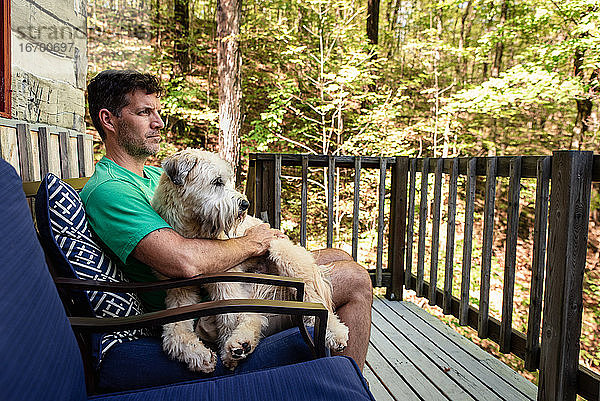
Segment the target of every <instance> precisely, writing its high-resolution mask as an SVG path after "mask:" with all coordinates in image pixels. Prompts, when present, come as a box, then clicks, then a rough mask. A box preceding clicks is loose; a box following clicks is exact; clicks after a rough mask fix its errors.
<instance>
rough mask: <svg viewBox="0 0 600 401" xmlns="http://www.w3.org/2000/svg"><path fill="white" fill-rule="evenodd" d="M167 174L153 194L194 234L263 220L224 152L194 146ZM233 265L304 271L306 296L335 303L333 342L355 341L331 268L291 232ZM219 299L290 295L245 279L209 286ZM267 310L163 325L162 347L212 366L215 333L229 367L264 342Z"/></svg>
mask: <svg viewBox="0 0 600 401" xmlns="http://www.w3.org/2000/svg"><path fill="white" fill-rule="evenodd" d="M163 169H164V171H165V174H163V176H162V177H161V180H160V184H159V186H158V188H157V190H156V193H155V195H154V198H153V201H152V205H153V207H154V208H155V209H156V211H157V212H158V213H159V214H160V215H161V216H162V217H163V218H164V219H165V221H166V222H167V223H169V224H170V225H171V227H173V229H174V230H175V231H177V232H178V233H179V234H181V235H182V236H184V237H187V238H212V239H226V238H232V237H238V236H242V235H243V234H244V232H245V231H246V229H248V228H249V227H252V226H255V225H258V224H260V223H261V221H260V220H258V219H256V218H254V217H250V216H246V210H247V209H248V201H247V199H246V197H245V196H244V195H243V194H241V193H239V192H238V191H236V190H235V189H234V183H233V177H232V169H231V166H230V165H229V163H227V162H226V161H224V160H223V159H221V158H220V157H219V156H218V155H216V154H214V153H210V152H206V151H201V150H194V149H188V150H184V151H181V152H178V153H176V154H175V155H173V156H171V157H169V158H167V159H166V160H165V161H164V162H163ZM230 271H260V272H268V273H275V274H279V275H282V276H288V277H298V278H302V279H303V280H304V282H305V284H306V286H305V293H306V297H305V298H306V300H307V301H310V302H320V303H323V304H324V305H325V307H326V308H327V309H328V310H329V314H328V316H329V318H328V322H327V332H326V342H327V346H328V347H330V348H331V349H334V350H338V351H341V350H343V349H344V348H345V347H346V345H347V342H348V328H347V327H346V326H345V325H344V324H343V323H342V322H341V321H340V320H339V318H338V317H337V315H336V314H335V313H334V311H333V302H332V289H331V285H330V283H329V281H328V274H329V271H328V268H326V267H324V266H318V265H317V264H316V263H315V260H314V258H313V256H312V254H311V253H310V252H308V251H307V250H306V249H304V248H302V247H300V246H297V245H294V244H293V243H292V242H291V241H290V240H288V239H277V240H274V241H272V242H271V244H270V247H269V251H268V253H267V255H266V256H265V257H262V258H253V259H250V260H248V261H246V262H243V263H242V264H240V265H238V266H236V267H234V268H233V269H231V270H230ZM206 289H207V290H208V292H209V294H210V296H211V298H212V299H213V300H220V299H234V298H262V299H290V298H291V294H290V293H289V291H286V290H284V289H281V288H280V287H271V286H266V285H250V284H239V283H219V284H211V285H207V286H206ZM198 301H199V296H198V292H197V288H190V287H188V288H180V289H172V290H168V291H167V297H166V299H165V302H166V306H167V308H174V307H179V306H184V305H190V304H194V303H197V302H198ZM267 324H268V319H267V318H266V316H263V315H260V314H253V313H243V314H223V315H218V316H216V317H215V318H212V319H211V318H209V319H200V320H199V322H198V324H197V326H196V328H195V329H194V323H193V321H192V320H188V321H183V322H177V323H171V324H167V325H165V326H164V331H163V348H164V350H165V351H166V352H167V354H169V355H170V356H171V357H172V358H174V359H176V360H180V361H182V362H184V363H186V364H187V366H188V367H189V369H191V370H193V371H201V372H211V371H213V370H214V368H215V364H216V356H215V354H214V352H213V351H211V350H210V349H209V348H208V347H206V346H205V345H204V344H203V343H202V341H201V339H200V337H201V338H203V339H204V340H216V341H215V342H216V343H217V344H218V346H219V352H220V356H221V359H222V361H223V363H224V365H225V366H227V367H228V368H230V369H234V368H235V367H236V366H237V364H238V362H239V361H240V360H242V359H244V358H246V357H247V356H248V355H249V354H250V353H251V352H252V351H254V349H255V348H256V345H257V344H258V341H259V339H260V336H261V333H264V331H265V330H266V329H267Z"/></svg>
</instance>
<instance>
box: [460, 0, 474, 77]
mask: <svg viewBox="0 0 600 401" xmlns="http://www.w3.org/2000/svg"><path fill="white" fill-rule="evenodd" d="M472 8H473V0H469V1H468V2H467V6H466V7H465V12H464V13H463V15H462V17H461V24H460V37H459V38H458V53H459V55H458V60H459V61H458V63H456V70H457V71H456V77H457V79H458V80H460V82H461V84H462V85H466V84H467V59H466V57H465V56H464V54H463V51H464V48H465V46H466V42H467V38H468V37H469V36H470V35H471V26H472V25H473V18H469V20H468V24H467V18H468V17H469V14H470V13H471V9H472Z"/></svg>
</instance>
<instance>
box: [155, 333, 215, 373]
mask: <svg viewBox="0 0 600 401" xmlns="http://www.w3.org/2000/svg"><path fill="white" fill-rule="evenodd" d="M185 337H186V338H173V337H170V336H164V337H163V349H164V351H165V352H166V353H167V355H169V357H170V358H171V359H174V360H177V361H181V362H183V363H185V364H186V365H187V366H188V369H189V370H191V371H193V372H202V373H210V372H212V371H214V370H215V366H216V365H217V355H216V354H215V353H214V352H213V351H212V350H211V349H209V348H207V347H206V346H205V345H204V344H203V343H202V342H201V341H200V340H199V339H198V337H196V336H195V335H194V334H193V333H189V335H187V336H185Z"/></svg>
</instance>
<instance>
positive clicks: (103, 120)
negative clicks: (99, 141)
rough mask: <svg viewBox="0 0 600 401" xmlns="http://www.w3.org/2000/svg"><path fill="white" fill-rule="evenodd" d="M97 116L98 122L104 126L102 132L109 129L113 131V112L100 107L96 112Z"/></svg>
mask: <svg viewBox="0 0 600 401" xmlns="http://www.w3.org/2000/svg"><path fill="white" fill-rule="evenodd" d="M98 117H100V124H102V128H104V132H106V131H110V132H115V131H116V130H115V125H114V123H113V117H114V114H113V113H111V112H110V111H108V110H107V109H101V110H100V111H99V112H98Z"/></svg>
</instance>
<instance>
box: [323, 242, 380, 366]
mask: <svg viewBox="0 0 600 401" xmlns="http://www.w3.org/2000/svg"><path fill="white" fill-rule="evenodd" d="M313 255H314V257H315V259H316V261H317V264H321V265H323V264H329V263H333V266H334V268H333V271H332V273H331V283H332V285H333V303H334V304H335V308H336V312H337V314H338V316H339V317H340V319H341V321H342V322H344V323H345V324H346V326H348V329H349V330H350V336H349V339H348V347H346V349H345V350H344V352H342V353H340V355H346V356H349V357H351V358H352V359H354V361H356V364H357V365H358V367H359V368H360V369H361V370H362V369H363V367H364V365H365V359H366V357H367V348H368V347H369V337H370V335H371V306H372V304H373V287H372V286H371V278H370V277H369V273H368V272H367V270H366V269H365V268H364V267H362V266H361V265H359V264H358V263H356V262H355V261H354V260H353V259H352V257H351V256H350V255H348V253H346V252H344V251H342V250H340V249H321V250H318V251H313Z"/></svg>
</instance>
